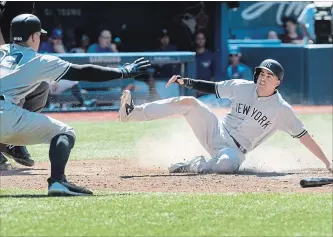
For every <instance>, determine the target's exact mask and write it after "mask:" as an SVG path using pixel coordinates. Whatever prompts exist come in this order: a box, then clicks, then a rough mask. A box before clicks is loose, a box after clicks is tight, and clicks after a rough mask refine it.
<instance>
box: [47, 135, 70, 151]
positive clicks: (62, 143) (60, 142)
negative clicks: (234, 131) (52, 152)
mask: <svg viewBox="0 0 333 237" xmlns="http://www.w3.org/2000/svg"><path fill="white" fill-rule="evenodd" d="M74 144H75V137H73V136H71V135H68V134H58V135H56V136H55V137H53V138H52V140H51V144H50V146H51V147H54V148H57V149H60V150H62V149H72V148H73V147H74Z"/></svg>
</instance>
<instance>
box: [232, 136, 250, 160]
mask: <svg viewBox="0 0 333 237" xmlns="http://www.w3.org/2000/svg"><path fill="white" fill-rule="evenodd" d="M229 135H230V134H229ZM230 137H231V138H232V140H234V142H235V144H236V146H237V147H238V149H239V150H240V151H241V152H242V153H243V154H244V155H245V154H246V153H247V150H246V149H245V148H244V147H242V145H241V144H239V142H238V141H237V140H236V139H235V138H234V137H233V136H231V135H230Z"/></svg>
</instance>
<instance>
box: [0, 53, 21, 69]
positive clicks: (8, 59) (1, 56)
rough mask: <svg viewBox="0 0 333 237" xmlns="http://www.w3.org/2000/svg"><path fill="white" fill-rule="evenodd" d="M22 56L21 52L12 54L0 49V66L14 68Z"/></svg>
mask: <svg viewBox="0 0 333 237" xmlns="http://www.w3.org/2000/svg"><path fill="white" fill-rule="evenodd" d="M22 57H23V54H22V53H14V54H12V55H8V54H6V52H5V51H2V50H0V67H1V68H5V69H7V70H9V71H11V70H14V69H15V68H16V66H17V64H19V63H20V61H21V59H22Z"/></svg>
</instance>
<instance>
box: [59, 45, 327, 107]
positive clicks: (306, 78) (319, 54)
mask: <svg viewBox="0 0 333 237" xmlns="http://www.w3.org/2000/svg"><path fill="white" fill-rule="evenodd" d="M230 44H233V45H238V46H239V47H240V50H241V52H242V55H243V59H244V60H245V61H246V64H247V65H249V66H250V67H251V68H254V67H256V66H258V65H259V64H260V62H262V61H263V60H264V59H266V58H272V59H275V60H277V61H279V62H281V64H282V65H283V67H284V68H285V77H284V80H283V83H282V84H281V87H280V89H279V90H280V92H281V94H282V95H283V96H284V97H285V99H286V100H287V101H288V102H289V103H292V104H315V105H319V104H333V97H332V91H333V45H307V46H303V45H289V44H288V45H287V44H280V43H270V44H263V43H260V41H258V42H255V41H252V43H249V42H245V41H229V45H230ZM57 56H59V57H60V58H63V59H64V60H68V61H70V62H73V63H78V64H87V63H92V64H97V65H103V66H117V65H121V64H124V63H128V62H132V61H134V60H135V59H137V58H139V57H145V58H147V59H149V60H151V62H152V64H166V63H179V64H184V71H183V75H184V76H187V77H193V78H196V72H195V69H196V67H195V53H193V52H172V53H162V52H154V53H148V52H147V53H110V54H57ZM225 57H227V55H225ZM221 71H225V70H221ZM170 76H171V75H170ZM218 78H220V77H217V79H218ZM221 79H223V77H221ZM114 86H115V87H117V86H122V83H121V80H117V81H114ZM185 94H186V95H192V94H193V93H191V92H190V91H187V90H186V91H185Z"/></svg>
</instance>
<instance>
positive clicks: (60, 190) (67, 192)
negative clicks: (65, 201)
mask: <svg viewBox="0 0 333 237" xmlns="http://www.w3.org/2000/svg"><path fill="white" fill-rule="evenodd" d="M47 182H48V184H49V188H48V189H49V191H48V195H49V196H91V195H93V192H92V191H90V190H88V189H86V188H84V187H80V186H76V185H75V184H73V183H70V182H68V181H67V180H66V176H65V175H64V176H63V178H62V179H61V180H54V179H53V178H48V179H47Z"/></svg>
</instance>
